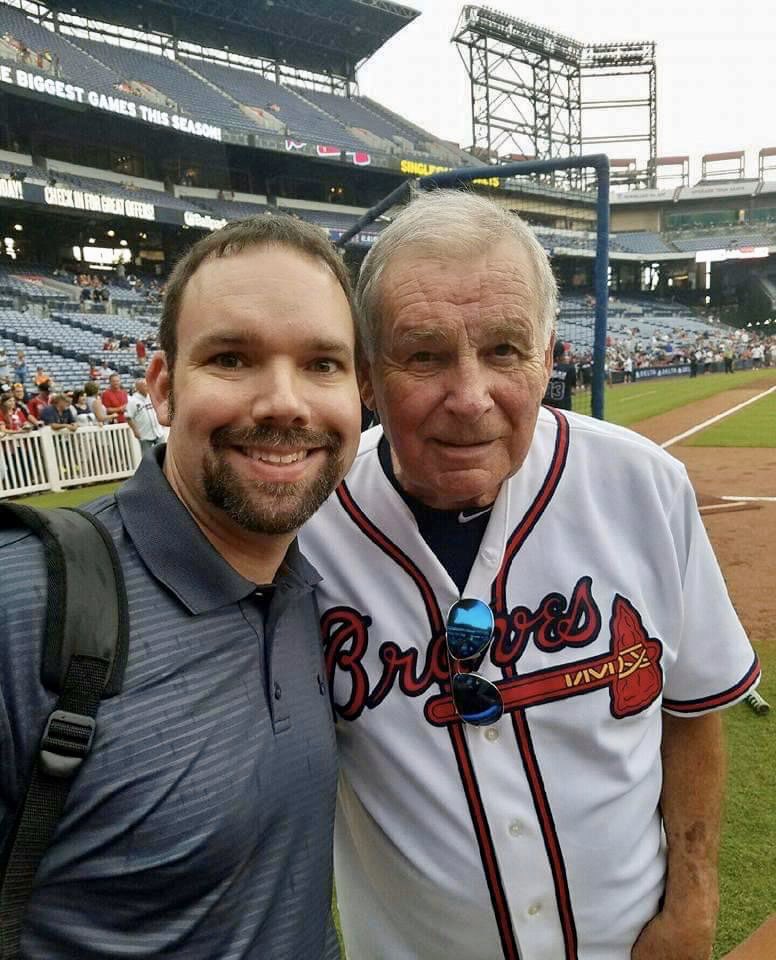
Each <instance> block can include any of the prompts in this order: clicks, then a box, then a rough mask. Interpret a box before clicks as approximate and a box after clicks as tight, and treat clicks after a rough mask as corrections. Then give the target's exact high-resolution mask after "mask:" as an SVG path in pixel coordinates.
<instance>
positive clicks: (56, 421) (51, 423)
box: [40, 393, 78, 430]
mask: <svg viewBox="0 0 776 960" xmlns="http://www.w3.org/2000/svg"><path fill="white" fill-rule="evenodd" d="M40 418H41V420H42V421H43V426H44V427H51V429H52V430H75V429H76V428H77V427H78V423H77V422H76V419H75V417H74V416H73V412H72V410H71V409H70V398H69V397H68V396H66V395H65V394H64V393H55V394H53V395H52V397H51V403H50V404H49V405H48V406H47V407H44V408H43V410H42V411H41V415H40Z"/></svg>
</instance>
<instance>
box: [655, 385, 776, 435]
mask: <svg viewBox="0 0 776 960" xmlns="http://www.w3.org/2000/svg"><path fill="white" fill-rule="evenodd" d="M774 391H776V386H774V387H770V388H769V389H768V390H763V392H762V393H758V394H757V395H756V396H754V397H750V398H749V399H748V400H744V401H743V403H737V404H736V405H735V406H734V407H730V408H729V409H727V410H723V411H722V413H718V414H717V415H716V417H709V419H708V420H704V421H703V422H702V423H697V424H696V425H695V426H694V427H690V429H689V430H685V431H684V433H678V434H677V435H676V436H675V437H671V439H670V440H666V441H665V442H664V443H661V444H660V446H661V447H662V448H663V449H664V450H665V449H666V448H667V447H671V446H673V445H674V444H675V443H679V441H680V440H686V439H687V437H691V436H692V435H693V434H695V433H699V432H700V431H701V430H705V429H706V428H707V427H710V426H711V425H712V424H714V423H717V422H718V421H720V420H724V419H725V418H726V417H729V416H730V415H731V414H733V413H738V411H739V410H743V409H744V407H748V406H749V404H750V403H756V402H757V401H758V400H762V398H763V397H767V396H768V394H769V393H773V392H774Z"/></svg>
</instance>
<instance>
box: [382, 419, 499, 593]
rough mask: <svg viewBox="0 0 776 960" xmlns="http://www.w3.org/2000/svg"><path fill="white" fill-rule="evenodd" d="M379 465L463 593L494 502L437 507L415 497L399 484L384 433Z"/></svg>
mask: <svg viewBox="0 0 776 960" xmlns="http://www.w3.org/2000/svg"><path fill="white" fill-rule="evenodd" d="M377 455H378V457H379V458H380V466H381V467H382V468H383V472H384V473H385V475H386V477H388V479H389V480H390V481H391V484H392V485H393V487H394V488H395V489H396V491H397V492H398V494H399V495H400V496H401V498H402V500H403V501H404V502H405V503H406V504H407V506H408V507H409V508H410V510H411V511H412V514H413V516H414V517H415V521H416V522H417V524H418V530H419V531H420V535H421V537H423V539H424V540H425V541H426V543H427V544H428V545H429V547H431V549H432V550H433V551H434V554H435V556H436V558H437V560H439V562H440V563H441V564H442V566H443V567H444V568H445V570H447V572H448V573H449V574H450V576H451V577H452V579H453V582H454V583H455V585H456V586H457V587H458V592H459V593H463V591H464V589H465V587H466V581H467V580H468V579H469V573H470V571H471V568H472V566H473V565H474V560H475V558H476V556H477V551H478V550H479V548H480V543H481V541H482V537H483V535H484V533H485V529H486V527H487V526H488V521H489V520H490V512H491V509H492V507H493V504H490V505H489V506H485V507H470V508H469V509H467V510H436V509H435V508H434V507H427V506H426V504H425V503H421V502H420V500H416V499H415V497H412V496H410V494H408V493H407V492H406V491H405V490H402V488H401V487H400V486H399V481H398V480H397V479H396V474H395V473H394V472H393V463H392V462H391V448H390V446H389V445H388V441H387V440H386V438H385V437H384V436H383V437H381V439H380V443H379V444H378V447H377Z"/></svg>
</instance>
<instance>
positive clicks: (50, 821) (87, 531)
mask: <svg viewBox="0 0 776 960" xmlns="http://www.w3.org/2000/svg"><path fill="white" fill-rule="evenodd" d="M9 524H10V525H14V526H20V525H22V526H24V527H27V528H29V529H30V530H32V531H33V532H34V533H35V534H36V535H37V536H38V537H39V538H40V539H41V541H42V542H43V546H44V551H45V557H46V568H47V573H48V588H47V607H46V632H45V649H44V651H43V665H42V677H41V680H42V682H43V684H44V686H46V687H47V688H48V689H50V690H53V691H55V692H56V693H58V694H59V700H58V701H57V704H56V706H55V708H54V710H53V712H52V713H51V715H50V716H49V718H48V720H47V721H46V726H45V729H44V731H43V736H42V738H41V741H40V746H39V750H38V753H37V755H36V757H35V763H34V767H33V771H32V777H31V779H30V782H29V785H28V788H27V792H26V795H25V797H24V799H23V801H22V802H21V804H20V806H19V809H18V812H17V816H16V820H15V823H14V827H13V830H12V831H11V834H10V836H9V839H8V844H7V846H6V848H5V856H4V860H3V863H2V868H1V869H0V882H1V886H0V960H15V958H16V957H17V956H18V955H19V942H20V938H21V930H22V921H23V918H24V912H25V910H26V907H27V903H28V901H29V898H30V894H31V893H32V888H33V883H34V879H35V874H36V872H37V869H38V866H39V864H40V861H41V860H42V859H43V855H44V854H45V852H46V850H47V849H48V846H49V843H50V842H51V838H52V836H53V833H54V830H55V829H56V825H57V822H58V821H59V818H60V816H61V814H62V811H63V809H64V806H65V801H66V800H67V795H68V793H69V790H70V786H71V784H72V781H73V777H74V776H75V774H76V773H77V772H78V769H79V767H80V766H81V764H82V763H83V761H84V759H85V758H86V756H87V755H88V753H89V750H90V749H91V746H92V741H93V739H94V732H95V728H96V722H95V717H96V715H97V710H98V707H99V704H100V700H101V699H103V698H105V697H110V696H114V695H115V694H116V693H119V692H120V690H121V687H122V683H123V678H124V668H125V666H126V661H127V653H128V649H129V614H128V608H127V596H126V589H125V586H124V578H123V575H122V571H121V565H120V563H119V558H118V554H117V552H116V547H115V544H114V543H113V540H112V538H111V536H110V534H109V533H108V531H107V530H106V529H105V527H104V526H103V525H102V524H101V523H100V521H99V520H97V519H96V517H93V516H92V515H91V514H89V513H86V512H82V511H79V510H69V509H65V510H61V509H60V510H34V509H32V508H30V507H26V506H22V505H21V504H0V526H8V525H9ZM73 571H77V573H78V577H77V580H75V582H74V581H73V578H72V576H70V577H69V576H68V572H70V574H72V572H73Z"/></svg>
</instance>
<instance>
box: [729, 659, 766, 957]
mask: <svg viewBox="0 0 776 960" xmlns="http://www.w3.org/2000/svg"><path fill="white" fill-rule="evenodd" d="M757 652H758V654H759V656H760V660H761V662H762V666H763V680H762V683H761V684H760V688H759V689H760V693H761V694H762V695H763V696H764V697H765V699H766V700H768V701H769V702H770V703H771V705H772V708H773V709H772V710H771V713H770V714H768V715H767V716H765V717H758V716H756V715H755V714H754V713H753V712H752V711H751V710H750V709H749V707H747V706H746V704H739V705H738V706H736V707H733V708H732V709H731V710H728V711H726V714H725V729H726V733H727V742H728V757H729V760H728V791H727V803H726V810H725V822H724V827H723V833H722V851H721V857H720V893H721V898H722V904H721V911H720V919H719V929H718V935H717V952H716V953H715V955H714V956H715V958H717V957H722V956H724V954H725V953H726V952H727V951H728V950H730V949H732V947H733V946H734V945H735V944H737V943H740V942H741V941H742V940H744V939H745V938H746V937H747V936H748V935H749V934H750V933H751V932H752V930H754V928H755V927H757V926H758V925H759V924H760V923H761V922H762V921H763V920H764V919H765V917H766V916H768V914H770V913H772V912H773V910H774V908H775V907H776V871H775V870H774V869H773V864H774V859H775V858H776V849H774V848H775V846H776V845H775V844H774V837H776V803H775V802H774V797H776V729H774V727H776V640H771V641H770V642H767V643H766V642H764V643H760V644H758V645H757Z"/></svg>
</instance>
